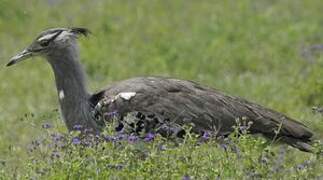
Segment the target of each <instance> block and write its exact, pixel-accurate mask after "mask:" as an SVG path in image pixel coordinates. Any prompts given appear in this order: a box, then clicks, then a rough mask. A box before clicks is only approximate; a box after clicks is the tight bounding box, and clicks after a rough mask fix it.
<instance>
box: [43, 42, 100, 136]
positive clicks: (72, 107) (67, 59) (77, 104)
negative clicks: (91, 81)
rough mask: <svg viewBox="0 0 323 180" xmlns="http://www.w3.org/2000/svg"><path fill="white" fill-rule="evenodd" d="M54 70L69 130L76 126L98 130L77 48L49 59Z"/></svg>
mask: <svg viewBox="0 0 323 180" xmlns="http://www.w3.org/2000/svg"><path fill="white" fill-rule="evenodd" d="M47 59H48V62H49V63H50V65H51V66H52V68H53V71H54V75H55V81H56V87H57V92H58V97H59V103H60V109H61V113H62V116H63V119H64V121H65V124H66V126H67V128H68V129H69V130H72V129H73V127H74V126H75V125H82V126H83V127H84V128H88V129H93V130H98V127H97V125H96V123H95V121H94V118H93V117H92V115H91V110H92V107H93V106H91V104H90V102H89V98H90V94H89V93H88V91H87V89H86V82H85V73H84V71H83V68H82V65H81V64H80V62H79V58H78V49H77V47H72V46H71V47H67V48H65V49H62V50H60V51H59V53H57V54H51V55H50V56H48V57H47Z"/></svg>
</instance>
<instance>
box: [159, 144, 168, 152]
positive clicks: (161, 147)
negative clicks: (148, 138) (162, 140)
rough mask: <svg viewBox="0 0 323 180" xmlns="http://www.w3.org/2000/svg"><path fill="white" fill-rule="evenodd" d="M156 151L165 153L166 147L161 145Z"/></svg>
mask: <svg viewBox="0 0 323 180" xmlns="http://www.w3.org/2000/svg"><path fill="white" fill-rule="evenodd" d="M158 149H159V150H161V151H166V150H167V147H166V145H164V144H161V145H160V146H159V147H158Z"/></svg>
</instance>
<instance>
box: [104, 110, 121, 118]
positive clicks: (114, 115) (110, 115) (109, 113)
mask: <svg viewBox="0 0 323 180" xmlns="http://www.w3.org/2000/svg"><path fill="white" fill-rule="evenodd" d="M103 116H104V117H105V119H111V118H115V117H117V116H118V111H111V112H107V113H104V114H103Z"/></svg>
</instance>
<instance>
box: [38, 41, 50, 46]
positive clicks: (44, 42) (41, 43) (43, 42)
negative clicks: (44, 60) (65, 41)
mask: <svg viewBox="0 0 323 180" xmlns="http://www.w3.org/2000/svg"><path fill="white" fill-rule="evenodd" d="M39 44H40V45H41V46H42V47H46V46H48V45H49V41H47V40H43V41H40V42H39Z"/></svg>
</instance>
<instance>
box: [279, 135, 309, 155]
mask: <svg viewBox="0 0 323 180" xmlns="http://www.w3.org/2000/svg"><path fill="white" fill-rule="evenodd" d="M280 140H281V141H282V142H284V143H286V144H288V145H290V146H292V147H295V148H297V149H299V150H301V151H304V152H311V153H313V152H314V148H313V146H312V145H311V143H312V141H311V140H310V139H296V138H293V137H286V136H284V137H281V138H280Z"/></svg>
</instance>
